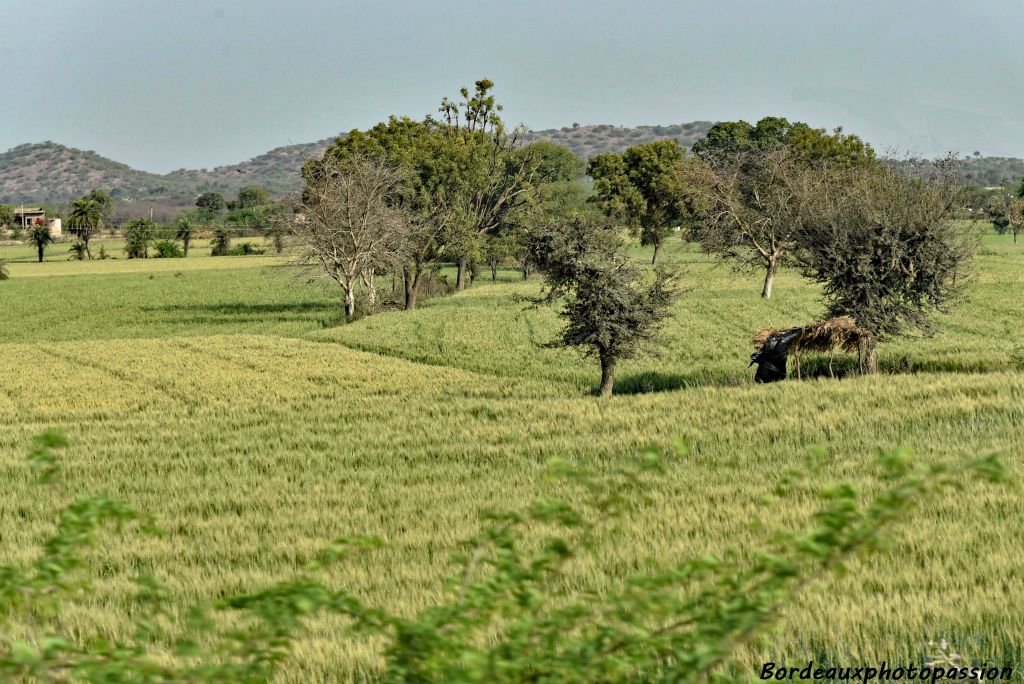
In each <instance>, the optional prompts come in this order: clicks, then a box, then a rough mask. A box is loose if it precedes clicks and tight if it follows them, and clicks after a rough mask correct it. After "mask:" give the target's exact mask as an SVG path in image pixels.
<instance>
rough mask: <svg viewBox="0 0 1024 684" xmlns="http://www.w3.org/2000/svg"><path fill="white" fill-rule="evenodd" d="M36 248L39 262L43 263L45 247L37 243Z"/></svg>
mask: <svg viewBox="0 0 1024 684" xmlns="http://www.w3.org/2000/svg"><path fill="white" fill-rule="evenodd" d="M36 249H37V250H39V263H43V252H44V251H46V248H45V247H43V246H42V245H39V246H37V247H36Z"/></svg>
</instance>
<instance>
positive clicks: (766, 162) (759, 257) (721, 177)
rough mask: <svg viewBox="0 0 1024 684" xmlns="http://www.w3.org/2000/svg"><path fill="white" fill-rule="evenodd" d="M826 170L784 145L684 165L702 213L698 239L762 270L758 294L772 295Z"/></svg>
mask: <svg viewBox="0 0 1024 684" xmlns="http://www.w3.org/2000/svg"><path fill="white" fill-rule="evenodd" d="M826 170H827V164H826V163H824V162H822V163H817V164H811V163H808V162H807V161H806V160H802V159H799V158H798V157H797V156H796V155H795V154H794V153H793V152H792V151H791V150H789V149H787V148H777V149H774V150H771V151H769V152H766V153H760V154H750V155H738V156H735V157H731V158H729V159H726V160H724V161H720V162H705V163H702V164H694V165H690V166H687V167H684V168H683V169H682V171H681V172H682V173H685V174H687V176H688V177H687V179H686V181H687V182H686V185H687V186H688V187H690V188H692V192H693V195H694V196H693V198H692V202H693V204H694V207H695V210H696V211H697V212H698V214H699V216H700V221H699V222H698V224H697V229H696V233H697V234H696V237H697V239H698V240H699V242H700V243H701V245H702V246H703V248H704V249H705V250H706V251H708V252H710V253H712V254H717V255H718V256H719V257H721V258H722V259H724V260H726V261H729V262H731V263H733V264H734V265H736V266H737V267H739V268H749V269H764V273H765V277H764V287H763V288H762V290H761V296H762V297H764V298H766V299H767V298H769V297H771V296H772V289H773V286H774V283H775V275H776V273H777V272H778V269H779V266H780V265H781V264H782V263H783V262H784V260H785V259H786V258H787V256H788V254H789V253H790V252H791V251H792V246H793V236H794V235H795V234H796V232H797V231H798V230H799V228H800V226H801V224H802V222H803V221H805V220H806V215H807V208H808V205H809V203H810V201H811V200H812V198H813V197H814V195H815V193H817V192H819V191H820V190H821V187H822V185H823V184H824V183H825V182H826V179H827V177H828V174H827V173H826Z"/></svg>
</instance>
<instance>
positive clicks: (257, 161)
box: [0, 121, 711, 206]
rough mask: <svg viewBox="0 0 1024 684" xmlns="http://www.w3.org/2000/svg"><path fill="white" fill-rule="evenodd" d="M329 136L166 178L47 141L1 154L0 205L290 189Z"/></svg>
mask: <svg viewBox="0 0 1024 684" xmlns="http://www.w3.org/2000/svg"><path fill="white" fill-rule="evenodd" d="M710 125H711V124H710V122H706V121H696V122H693V123H688V124H680V125H677V126H640V127H637V128H623V127H618V126H606V125H600V126H579V125H574V126H573V127H571V128H569V127H566V128H562V129H551V130H545V131H531V132H530V133H529V134H528V136H527V138H526V140H527V141H528V142H532V141H534V140H551V141H552V142H556V143H559V144H561V145H565V146H566V147H569V148H570V149H571V150H572V151H573V152H575V153H576V154H578V155H579V156H581V157H584V158H587V157H592V156H594V155H595V154H600V153H602V152H621V151H622V150H624V149H626V148H627V147H629V146H630V145H636V144H638V143H642V142H649V141H651V140H657V139H661V138H676V139H678V140H680V141H681V142H682V143H683V144H684V145H690V144H692V143H693V141H694V140H697V139H699V138H700V137H701V136H703V135H704V133H705V132H706V131H707V129H708V127H709V126H710ZM332 140H333V138H325V139H324V140H319V141H317V142H313V143H305V144H301V145H289V146H286V147H278V148H276V149H273V150H270V151H269V152H267V153H265V154H261V155H259V156H258V157H253V158H252V159H250V160H249V161H245V162H242V163H240V164H232V165H230V166H219V167H217V168H215V169H198V170H197V169H180V170H178V171H172V172H171V173H167V174H156V173H149V172H146V171H139V170H137V169H133V168H131V167H130V166H127V165H125V164H121V163H119V162H116V161H113V160H111V159H107V158H106V157H103V156H101V155H99V154H97V153H95V152H93V151H84V150H78V149H75V148H72V147H65V146H64V145H59V144H57V143H53V142H45V143H39V144H31V145H19V146H18V147H15V148H14V149H12V150H9V151H7V152H4V153H2V154H0V203H19V202H25V203H26V204H64V203H66V202H67V201H68V200H70V199H72V198H75V197H80V196H81V195H83V194H85V193H87V192H89V190H91V189H92V188H105V189H107V190H109V191H110V192H111V193H112V194H113V195H114V196H115V197H116V198H117V199H118V200H120V201H122V202H128V203H135V202H144V203H150V202H158V203H160V204H161V205H178V206H190V205H191V204H192V202H193V201H194V200H195V198H196V196H198V195H199V194H200V193H203V192H211V191H212V192H219V193H221V194H223V195H225V196H231V195H234V194H235V193H236V192H237V191H238V189H239V188H241V187H243V186H246V185H258V186H261V187H264V188H267V190H269V191H270V193H271V194H272V195H282V194H285V193H288V192H292V191H294V190H295V189H296V188H297V187H298V185H299V168H300V167H301V166H302V163H303V161H305V160H306V159H309V158H311V157H315V156H317V155H320V154H322V153H323V150H324V149H326V147H327V146H328V145H329V144H330V143H331V141H332Z"/></svg>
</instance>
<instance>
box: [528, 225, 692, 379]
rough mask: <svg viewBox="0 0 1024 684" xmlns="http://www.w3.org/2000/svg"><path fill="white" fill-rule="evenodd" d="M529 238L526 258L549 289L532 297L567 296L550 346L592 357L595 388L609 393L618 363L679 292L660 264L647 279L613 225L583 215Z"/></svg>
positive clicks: (649, 334)
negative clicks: (597, 369) (597, 370)
mask: <svg viewBox="0 0 1024 684" xmlns="http://www.w3.org/2000/svg"><path fill="white" fill-rule="evenodd" d="M532 243H533V244H532V246H531V250H530V251H531V261H533V263H535V264H537V266H538V268H539V269H540V270H541V272H543V273H544V278H545V280H546V283H547V288H548V290H547V293H546V294H545V295H543V296H542V297H541V299H540V300H537V301H554V300H556V299H560V298H565V299H566V304H565V307H564V309H563V310H562V311H561V313H560V314H559V315H560V316H561V317H562V318H563V319H564V320H565V322H566V325H565V328H563V329H562V332H561V334H560V335H559V338H558V340H557V341H555V342H553V343H552V344H551V346H560V347H575V348H577V349H580V350H581V351H582V352H583V354H584V355H586V356H596V357H597V359H598V361H599V362H600V364H601V387H600V391H601V394H602V395H603V396H608V395H611V393H612V389H613V387H614V385H615V367H616V365H617V364H618V362H619V361H621V360H622V359H628V358H631V357H633V356H636V355H637V354H638V353H639V352H640V351H642V348H643V346H644V345H645V344H648V343H651V342H653V341H655V340H656V339H657V338H658V334H659V330H660V327H661V324H662V322H663V321H664V320H665V319H666V318H667V317H668V316H669V313H670V310H671V306H672V302H673V301H674V300H675V297H676V294H677V293H676V291H675V290H674V288H673V286H672V280H673V274H672V273H671V272H670V271H669V270H667V269H666V268H663V267H662V266H658V267H657V268H656V269H655V271H654V278H653V280H651V281H650V282H648V279H647V278H646V276H645V274H644V273H643V272H642V271H641V270H640V269H639V268H638V267H637V266H636V265H635V264H634V263H633V262H632V261H631V260H630V259H629V258H628V257H627V256H626V255H625V254H624V253H623V250H622V238H621V237H620V236H619V234H618V231H617V230H616V229H615V227H614V226H612V225H610V224H608V223H607V222H605V221H602V220H596V219H593V218H590V217H588V216H586V215H578V216H576V217H574V218H572V219H569V220H567V221H564V222H561V221H560V222H558V223H557V224H553V225H550V226H548V227H546V228H543V229H540V230H538V231H537V232H536V233H535V234H534V235H533V236H532Z"/></svg>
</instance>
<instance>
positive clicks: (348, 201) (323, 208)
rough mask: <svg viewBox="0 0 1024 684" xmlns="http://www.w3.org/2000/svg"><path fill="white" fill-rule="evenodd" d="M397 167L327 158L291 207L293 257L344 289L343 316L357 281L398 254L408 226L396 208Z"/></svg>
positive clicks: (368, 278) (351, 311) (351, 309)
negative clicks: (294, 247) (295, 253)
mask: <svg viewBox="0 0 1024 684" xmlns="http://www.w3.org/2000/svg"><path fill="white" fill-rule="evenodd" d="M401 183H402V173H401V172H400V171H398V170H396V169H394V168H391V167H388V166H385V165H384V164H381V163H378V162H375V161H371V160H369V159H366V158H363V157H358V156H357V157H349V158H347V159H343V160H332V159H328V160H325V161H324V162H322V164H321V165H320V167H319V168H318V172H317V174H316V177H311V178H309V179H307V183H306V189H305V191H304V192H303V194H302V198H301V200H298V201H297V202H296V203H295V205H294V207H293V212H292V221H291V231H290V232H291V235H292V238H293V240H294V242H295V243H296V245H297V246H298V247H299V250H300V251H299V254H298V256H297V257H296V263H297V264H298V265H300V266H304V267H308V268H310V269H312V270H314V271H315V272H316V273H317V274H318V275H319V276H320V277H325V278H330V279H331V280H333V281H334V282H336V283H337V284H338V285H340V286H341V289H342V290H343V291H344V302H345V304H344V305H345V318H346V319H347V320H352V318H353V317H354V316H355V312H356V286H357V283H358V282H359V280H361V279H362V280H364V282H365V283H366V284H367V287H368V288H369V289H371V290H372V288H373V276H374V274H375V273H376V272H377V271H379V270H385V269H386V268H387V267H388V266H389V265H390V266H394V265H396V264H397V262H398V260H399V253H400V249H401V246H402V241H403V238H404V236H405V233H406V231H407V228H408V226H409V221H408V219H407V217H406V215H405V213H404V212H403V211H402V210H401V209H399V208H398V202H397V196H398V193H399V192H400V186H401Z"/></svg>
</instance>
